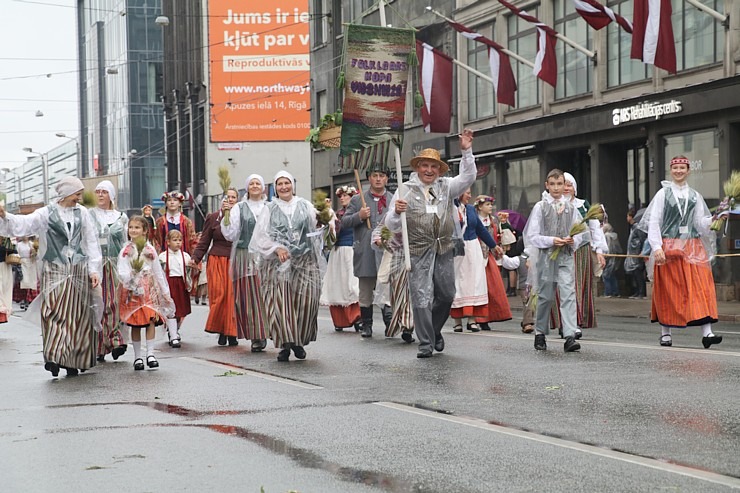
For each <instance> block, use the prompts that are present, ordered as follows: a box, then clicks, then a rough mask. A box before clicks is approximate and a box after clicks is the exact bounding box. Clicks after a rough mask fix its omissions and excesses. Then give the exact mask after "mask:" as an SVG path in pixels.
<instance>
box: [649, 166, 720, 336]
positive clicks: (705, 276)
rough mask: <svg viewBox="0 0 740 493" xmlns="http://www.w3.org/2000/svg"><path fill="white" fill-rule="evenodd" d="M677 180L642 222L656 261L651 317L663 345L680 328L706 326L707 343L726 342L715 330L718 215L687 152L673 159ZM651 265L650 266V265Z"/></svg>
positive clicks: (666, 184)
mask: <svg viewBox="0 0 740 493" xmlns="http://www.w3.org/2000/svg"><path fill="white" fill-rule="evenodd" d="M670 173H671V178H672V181H663V182H662V183H661V184H662V186H663V188H661V189H660V190H658V193H656V194H655V197H653V200H652V201H651V202H650V205H649V206H648V208H647V210H646V211H645V214H644V215H643V217H642V220H641V221H640V225H639V227H640V229H641V230H643V231H646V232H647V235H648V242H649V243H650V247H651V249H652V256H651V259H650V260H651V262H650V263H654V264H655V266H654V272H653V279H654V282H655V285H654V288H653V297H652V308H651V314H650V318H651V320H652V321H653V322H658V323H659V324H660V325H661V327H662V333H661V337H660V345H661V346H671V345H672V344H673V340H672V332H671V331H672V329H673V328H674V327H678V328H684V327H693V326H698V327H701V331H702V339H701V342H702V345H703V346H704V347H705V348H709V347H710V346H711V345H712V344H719V343H720V342H722V336H717V335H714V334H713V333H712V324H713V323H715V322H717V295H716V293H715V288H714V279H713V278H712V268H711V265H710V262H709V259H710V258H711V257H712V256H714V254H715V253H716V237H715V233H714V232H713V231H711V230H710V228H709V227H710V225H711V223H712V217H711V215H710V213H709V209H708V208H707V204H706V203H705V202H704V198H703V197H702V196H701V194H700V193H699V192H697V191H696V190H694V189H693V188H691V187H690V186H689V184H688V183H687V181H688V177H689V174H690V173H691V170H690V168H689V160H688V158H686V157H684V156H677V157H674V158H673V159H671V163H670ZM648 267H649V266H648Z"/></svg>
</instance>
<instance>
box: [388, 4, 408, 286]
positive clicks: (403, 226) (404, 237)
mask: <svg viewBox="0 0 740 493" xmlns="http://www.w3.org/2000/svg"><path fill="white" fill-rule="evenodd" d="M381 1H382V0H381ZM393 149H394V151H395V153H394V154H395V158H396V180H398V197H399V198H400V197H403V196H404V188H405V187H404V186H403V170H402V169H401V151H400V150H399V148H398V146H397V145H395V144H394V145H393ZM401 238H402V240H403V260H404V265H405V267H406V271H407V272H411V252H410V250H409V227H408V224H406V213H405V212H402V213H401Z"/></svg>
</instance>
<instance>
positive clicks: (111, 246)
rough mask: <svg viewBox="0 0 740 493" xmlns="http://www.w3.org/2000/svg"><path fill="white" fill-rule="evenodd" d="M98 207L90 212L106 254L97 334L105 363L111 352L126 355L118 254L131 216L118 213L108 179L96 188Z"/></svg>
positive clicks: (125, 236)
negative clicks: (101, 312)
mask: <svg viewBox="0 0 740 493" xmlns="http://www.w3.org/2000/svg"><path fill="white" fill-rule="evenodd" d="M95 196H96V198H97V202H98V205H97V207H94V208H92V209H90V217H91V218H92V220H93V223H94V224H95V230H96V231H97V234H98V243H99V244H100V251H101V252H102V254H103V278H102V280H101V282H100V285H101V287H102V289H103V320H102V325H103V330H102V331H101V332H99V333H98V344H97V354H98V361H105V355H106V354H108V353H111V355H112V356H113V359H114V360H117V359H118V358H119V357H120V356H121V355H122V354H124V353H125V352H126V341H125V339H124V337H123V331H122V330H121V317H120V315H119V313H118V294H117V293H116V289H117V286H118V284H119V280H118V254H119V253H120V252H121V248H122V247H123V244H124V243H126V238H127V231H128V216H126V214H124V213H123V212H119V211H117V210H116V208H115V206H114V205H113V203H114V201H115V200H116V189H115V187H114V186H113V183H111V182H110V181H108V180H103V181H101V182H100V183H98V185H97V186H96V187H95Z"/></svg>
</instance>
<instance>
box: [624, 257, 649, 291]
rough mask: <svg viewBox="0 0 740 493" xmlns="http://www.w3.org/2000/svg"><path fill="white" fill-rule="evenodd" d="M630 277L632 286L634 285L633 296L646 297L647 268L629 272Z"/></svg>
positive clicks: (643, 267) (641, 267) (642, 267)
mask: <svg viewBox="0 0 740 493" xmlns="http://www.w3.org/2000/svg"><path fill="white" fill-rule="evenodd" d="M628 275H629V277H630V284H631V285H632V295H633V296H643V297H644V296H646V294H647V287H646V285H645V266H644V265H643V266H640V267H639V268H637V269H635V270H633V271H631V272H628Z"/></svg>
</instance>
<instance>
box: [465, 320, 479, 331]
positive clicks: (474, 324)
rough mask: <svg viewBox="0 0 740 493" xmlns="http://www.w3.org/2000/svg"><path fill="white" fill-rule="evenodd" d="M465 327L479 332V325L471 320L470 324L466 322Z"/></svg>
mask: <svg viewBox="0 0 740 493" xmlns="http://www.w3.org/2000/svg"><path fill="white" fill-rule="evenodd" d="M467 329H468V330H469V331H470V332H480V327H478V324H477V323H475V322H473V323H472V324H468V326H467Z"/></svg>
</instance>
